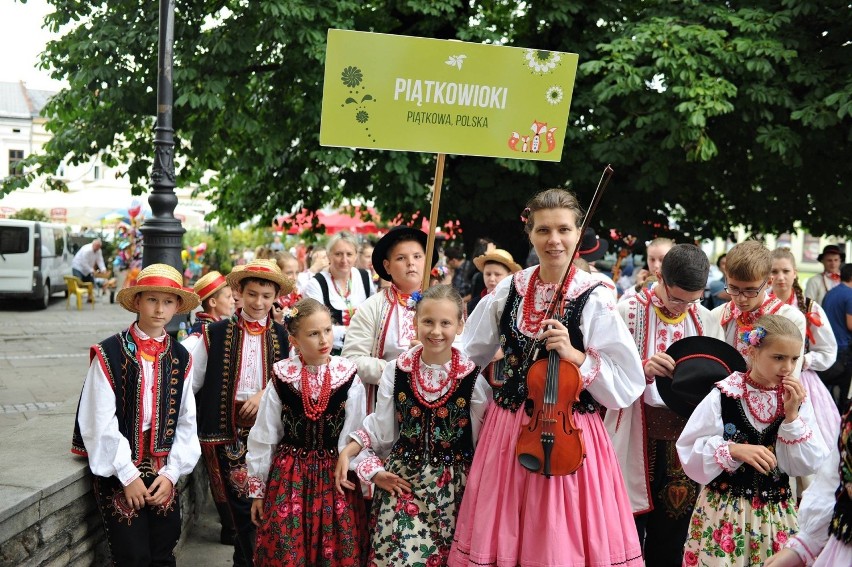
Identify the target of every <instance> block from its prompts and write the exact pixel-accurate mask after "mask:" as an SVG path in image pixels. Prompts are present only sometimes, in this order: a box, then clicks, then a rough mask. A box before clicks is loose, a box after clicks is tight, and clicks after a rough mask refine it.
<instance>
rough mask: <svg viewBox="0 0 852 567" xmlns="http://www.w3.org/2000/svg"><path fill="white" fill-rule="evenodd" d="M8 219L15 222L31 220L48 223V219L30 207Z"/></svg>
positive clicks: (40, 211) (41, 211) (39, 211)
mask: <svg viewBox="0 0 852 567" xmlns="http://www.w3.org/2000/svg"><path fill="white" fill-rule="evenodd" d="M9 218H12V219H17V220H31V221H41V222H48V221H50V217H49V216H48V215H47V213H46V212H44V211H43V210H41V209H35V208H32V207H26V208H23V209H21V210H20V211H18V212H16V213H15V214H13V215H11V216H10V217H9Z"/></svg>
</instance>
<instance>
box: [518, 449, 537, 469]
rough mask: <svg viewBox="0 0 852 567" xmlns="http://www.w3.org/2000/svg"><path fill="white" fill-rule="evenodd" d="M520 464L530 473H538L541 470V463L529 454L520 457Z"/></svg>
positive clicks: (522, 454)
mask: <svg viewBox="0 0 852 567" xmlns="http://www.w3.org/2000/svg"><path fill="white" fill-rule="evenodd" d="M518 462H519V463H520V464H521V466H522V467H524V468H525V469H527V470H528V471H530V472H538V471H539V470H540V469H541V461H539V460H538V458H537V457H536V456H535V455H530V454H529V453H521V454H520V455H518Z"/></svg>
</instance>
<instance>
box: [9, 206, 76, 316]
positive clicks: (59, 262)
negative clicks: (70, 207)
mask: <svg viewBox="0 0 852 567" xmlns="http://www.w3.org/2000/svg"><path fill="white" fill-rule="evenodd" d="M73 259H74V255H73V254H71V252H70V250H69V249H68V238H67V233H66V231H65V225H62V224H53V223H47V222H39V221H26V220H15V219H0V297H17V298H21V299H29V300H33V301H35V302H36V304H37V306H38V307H40V308H41V309H45V308H46V307H47V306H48V304H49V303H50V296H51V295H53V294H54V293H57V292H60V291H66V289H67V288H66V286H65V279H64V277H65V276H70V275H71V260H73Z"/></svg>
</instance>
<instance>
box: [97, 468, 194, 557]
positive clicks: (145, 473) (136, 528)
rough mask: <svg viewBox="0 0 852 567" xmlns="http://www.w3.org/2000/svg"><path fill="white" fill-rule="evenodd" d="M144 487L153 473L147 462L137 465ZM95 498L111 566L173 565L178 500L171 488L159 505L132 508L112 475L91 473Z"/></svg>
mask: <svg viewBox="0 0 852 567" xmlns="http://www.w3.org/2000/svg"><path fill="white" fill-rule="evenodd" d="M139 469H140V471H141V472H142V481H143V482H144V483H145V486H151V484H152V483H153V482H154V480H155V479H156V478H157V473H156V471H155V470H154V467H153V466H152V465H151V463H150V461H147V460H146V461H143V463H142V464H141V465H140V467H139ZM92 484H93V486H94V493H95V500H96V501H97V504H98V511H100V513H101V518H102V519H103V522H104V529H105V530H106V535H107V543H108V544H109V551H110V554H111V555H112V562H113V565H116V566H117V567H137V566H139V567H143V566H144V567H148V566H160V565H163V566H166V565H168V566H174V565H175V564H176V563H175V555H174V549H175V546H176V545H177V542H178V539H179V538H180V499H179V496H178V493H177V490H175V491H174V492H173V494H172V498H171V499H170V500H169V501H168V502H166V504H164V505H162V506H153V507H152V506H145V507H144V508H142V509H141V510H134V509H133V508H132V507H131V506H130V505H129V504H128V503H127V499H126V498H125V497H124V487H123V486H122V484H121V482H119V480H118V479H117V478H116V477H114V476H113V477H109V478H104V477H102V476H93V478H92Z"/></svg>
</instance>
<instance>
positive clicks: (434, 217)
mask: <svg viewBox="0 0 852 567" xmlns="http://www.w3.org/2000/svg"><path fill="white" fill-rule="evenodd" d="M446 157H447V154H438V156H437V158H438V159H437V161H435V183H434V185H433V186H432V211H431V212H430V213H429V236H428V238H427V239H426V266H425V269H424V270H423V285H422V287H421V288H420V289H422V290H424V291H425V290H426V289H427V288H428V287H429V277H430V275H431V273H432V255H433V254H434V253H435V232H436V231H437V229H438V209H439V208H440V206H441V185H442V184H443V182H444V159H445V158H446Z"/></svg>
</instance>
